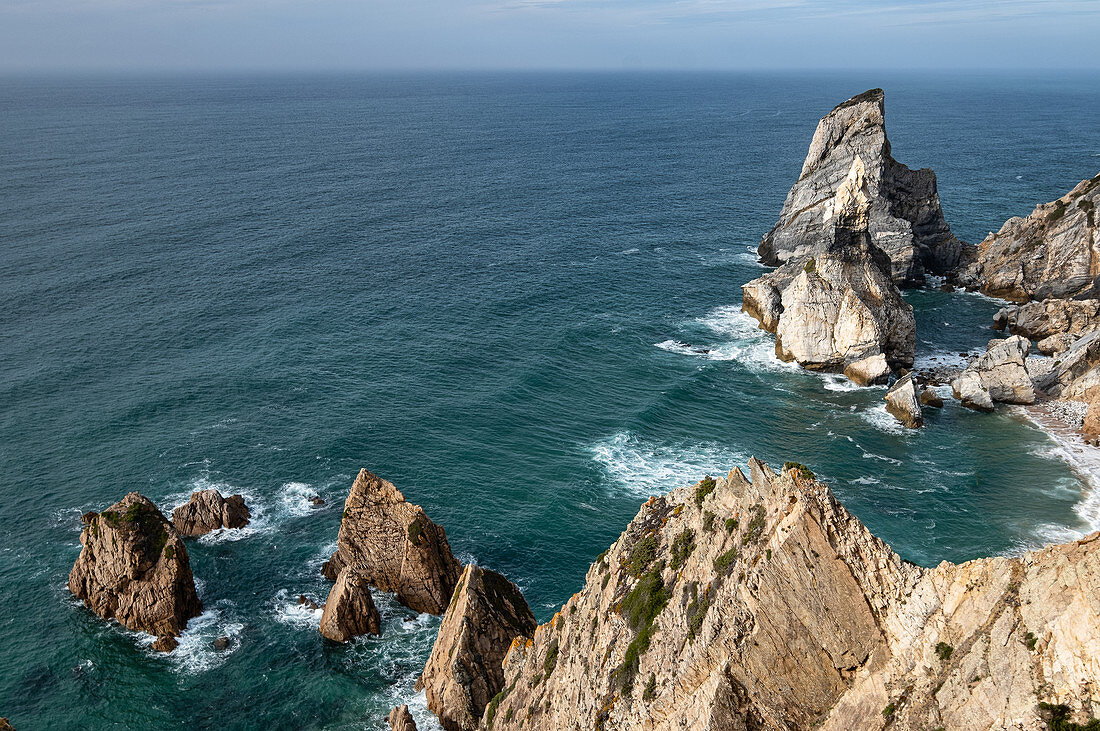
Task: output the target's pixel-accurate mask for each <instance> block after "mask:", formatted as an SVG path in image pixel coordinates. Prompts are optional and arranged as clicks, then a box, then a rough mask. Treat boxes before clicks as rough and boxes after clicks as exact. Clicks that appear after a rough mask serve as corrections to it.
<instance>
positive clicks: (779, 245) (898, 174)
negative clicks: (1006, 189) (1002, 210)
mask: <svg viewBox="0 0 1100 731" xmlns="http://www.w3.org/2000/svg"><path fill="white" fill-rule="evenodd" d="M890 153H891V151H890V142H889V140H888V139H887V137H886V121H885V95H884V93H883V91H882V89H871V90H870V91H866V92H864V93H862V94H859V95H858V96H855V97H852V98H851V99H849V100H847V101H846V102H844V103H842V104H840V105H839V106H837V107H836V108H835V109H833V110H832V111H831V112H829V113H828V114H827V115H825V116H824V117H823V118H822V119H821V121H820V122H819V123H818V125H817V129H816V130H815V132H814V136H813V140H812V141H811V142H810V149H809V152H808V153H807V155H806V160H805V162H804V163H803V164H802V172H801V174H800V175H799V178H798V181H797V182H796V183H795V184H794V186H793V187H792V188H791V190H790V192H789V193H788V194H787V199H786V201H785V202H784V203H783V210H782V212H781V213H780V216H779V221H778V222H777V223H776V224H775V226H774V227H773V228H772V229H771V230H770V231H769V232H768V233H767V234H766V235H765V236H764V238H763V240H762V241H761V243H760V247H759V253H760V257H761V260H762V261H763V262H764V263H766V264H769V265H771V266H778V265H780V264H783V263H785V262H789V261H800V260H804V259H806V258H808V257H811V256H816V255H817V254H818V253H819V252H820V251H822V250H823V249H825V248H827V246H828V245H829V243H830V242H831V241H833V240H834V238H835V228H836V226H837V223H838V218H837V216H836V213H837V211H839V210H843V209H844V208H845V207H846V206H847V205H848V200H847V198H848V196H851V195H852V193H853V190H852V179H853V178H854V177H857V176H858V178H859V179H860V180H861V181H862V188H863V190H864V191H865V195H866V197H867V198H868V202H869V210H868V230H869V232H870V235H871V237H872V239H873V241H874V243H875V245H876V246H877V247H878V248H880V249H882V250H883V251H884V252H886V254H887V255H888V257H889V259H890V265H889V266H888V268H887V272H888V273H889V274H890V276H891V278H892V279H893V280H894V281H895V282H897V283H898V284H899V285H901V286H909V285H916V284H920V283H922V282H923V281H924V275H925V272H926V271H927V272H932V273H936V274H944V273H947V272H949V271H951V270H952V269H953V268H954V267H955V266H956V264H957V263H958V261H959V257H960V255H961V252H962V251H963V248H964V245H963V244H961V243H960V242H959V241H958V239H956V238H955V236H954V235H953V234H952V233H951V229H950V227H949V226H948V225H947V222H946V221H945V220H944V217H943V211H942V210H941V208H940V200H939V194H938V192H937V187H936V174H935V173H934V172H932V171H931V170H927V169H924V170H910V169H909V168H908V167H906V166H905V165H902V164H901V163H899V162H897V161H896V160H894V158H893V157H892V156H891V154H890Z"/></svg>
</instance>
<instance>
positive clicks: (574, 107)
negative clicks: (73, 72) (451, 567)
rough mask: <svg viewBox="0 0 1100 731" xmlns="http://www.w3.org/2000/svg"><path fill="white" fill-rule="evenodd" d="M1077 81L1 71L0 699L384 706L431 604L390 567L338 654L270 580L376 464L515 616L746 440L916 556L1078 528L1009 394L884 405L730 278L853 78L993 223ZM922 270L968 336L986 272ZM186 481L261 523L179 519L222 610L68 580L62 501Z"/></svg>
mask: <svg viewBox="0 0 1100 731" xmlns="http://www.w3.org/2000/svg"><path fill="white" fill-rule="evenodd" d="M1098 82H1100V79H1097V78H1095V77H1080V76H1078V75H1074V76H1067V77H1065V78H1054V79H1051V78H1037V77H1036V78H1006V77H988V78H978V79H961V78H929V77H917V76H909V77H881V76H870V75H867V76H856V75H850V76H846V77H827V76H815V77H799V76H736V75H702V74H699V75H672V74H667V75H660V74H649V75H638V74H614V75H600V74H572V75H562V74H541V75H540V74H528V75H477V76H474V75H435V76H429V75H415V76H387V77H337V76H330V77H301V78H292V77H282V78H275V77H270V78H245V77H241V78H230V77H222V78H174V79H137V78H131V79H92V78H85V79H6V80H3V81H0V109H3V110H4V122H3V124H2V125H0V246H2V247H3V257H2V258H0V404H2V408H0V465H2V468H3V469H2V471H0V474H2V475H3V478H2V480H0V607H3V608H2V609H0V667H3V668H4V672H3V673H0V715H6V716H9V717H10V718H11V719H12V720H13V722H14V723H15V724H16V726H17V727H18V728H20V729H21V730H22V731H25V730H26V729H38V728H106V727H114V728H173V727H187V728H229V729H259V728H268V727H272V726H275V727H286V728H316V729H320V728H330V729H337V728H348V729H353V728H380V727H381V718H382V716H383V715H384V714H385V713H386V712H387V711H388V709H389V707H390V706H392V705H393V704H394V703H397V702H401V701H408V700H409V699H412V698H413V692H412V684H413V681H414V679H415V677H416V673H417V672H418V671H419V669H420V668H421V667H422V664H423V661H424V659H425V657H426V655H427V652H428V650H429V649H430V646H431V643H432V641H433V639H434V630H435V627H436V620H435V619H434V618H430V617H419V618H413V617H411V616H410V615H411V613H410V612H408V610H404V609H402V608H401V607H399V606H397V605H396V604H395V603H394V602H393V601H392V599H390V598H389V597H387V596H385V595H381V594H380V595H378V597H377V600H378V601H379V603H380V605H381V607H382V610H383V616H384V634H383V636H382V637H381V638H371V639H366V640H363V641H361V642H358V643H355V644H354V645H352V646H350V647H336V646H332V645H328V644H325V643H323V642H322V641H321V640H320V637H319V636H318V634H317V632H316V624H317V619H318V617H317V616H316V615H311V614H309V613H307V612H303V611H301V610H299V609H298V608H297V606H296V602H295V599H296V597H297V596H298V594H301V593H305V594H308V595H310V596H312V597H314V598H315V599H318V600H321V599H323V598H324V596H325V594H326V592H327V588H328V587H327V583H326V582H325V581H324V580H323V579H322V578H321V577H320V575H319V573H318V568H319V565H320V562H321V561H322V560H323V558H325V557H326V556H327V554H328V553H329V552H331V550H332V548H333V546H334V542H335V538H336V532H337V528H338V524H339V516H340V503H341V501H342V500H343V497H344V495H345V494H346V490H347V488H348V486H349V485H350V482H351V479H352V477H353V476H354V474H355V473H356V471H357V470H358V469H359V468H360V467H364V466H365V467H369V468H370V469H372V470H373V471H375V472H377V473H379V474H381V475H383V476H385V477H387V478H388V479H390V480H392V481H393V482H395V483H396V484H397V485H398V486H399V487H400V488H401V489H402V490H404V492H405V494H406V495H407V496H408V497H409V498H410V499H411V500H413V501H415V502H418V503H420V504H422V505H423V506H424V507H425V509H426V510H427V511H428V513H429V514H430V515H431V516H432V517H433V518H434V519H435V520H436V521H438V522H440V523H442V524H443V525H444V526H446V528H447V531H448V534H449V536H450V538H451V543H452V545H453V546H454V548H455V550H456V551H457V552H458V553H459V555H460V558H461V559H462V560H463V561H477V562H478V563H481V564H484V565H487V566H490V567H492V568H495V569H497V570H500V571H502V572H504V573H505V574H507V575H508V576H509V577H510V578H512V579H513V580H514V581H516V582H517V583H518V584H519V585H520V586H521V587H522V588H523V590H524V591H525V593H526V595H527V597H528V599H529V601H530V602H531V604H532V607H533V608H534V609H535V611H536V614H537V615H538V616H539V617H540V619H546V618H547V617H548V616H549V615H550V614H551V613H552V611H553V609H554V608H555V607H556V606H558V605H559V604H560V603H561V602H562V601H563V600H564V599H566V598H567V597H568V596H569V595H570V594H572V593H573V592H574V591H576V590H577V589H579V588H580V586H581V583H582V581H583V576H584V573H585V570H586V569H587V567H588V565H589V563H590V561H591V560H592V558H593V557H594V556H595V555H596V554H598V553H599V552H600V551H602V550H603V549H604V548H605V547H606V546H607V545H608V544H609V543H610V542H611V541H612V540H614V538H615V537H616V536H617V535H618V534H619V532H620V531H621V530H622V528H623V527H624V525H625V524H626V522H627V521H628V520H629V519H630V518H631V517H632V516H633V515H634V513H635V512H636V510H637V508H638V505H639V503H640V502H641V501H642V500H644V499H645V497H646V496H648V495H649V494H652V493H656V492H660V491H663V490H665V489H668V488H671V487H673V486H676V485H678V484H682V483H685V482H688V481H692V480H695V479H698V478H699V477H700V476H702V474H704V473H706V472H711V473H719V472H725V471H726V470H727V469H729V468H730V467H732V466H734V465H736V464H740V463H743V461H744V460H745V459H746V458H747V457H748V456H749V455H756V456H759V457H761V458H764V459H766V460H769V461H771V462H773V463H779V462H782V461H784V460H787V459H794V460H798V461H801V462H805V463H807V464H809V465H811V466H812V467H813V468H814V469H815V471H816V472H817V473H818V474H819V475H821V476H823V477H824V478H826V479H827V480H828V481H829V482H830V483H831V484H832V485H833V487H834V489H835V490H836V492H837V494H838V495H839V496H840V497H841V499H842V500H843V501H844V502H845V504H846V505H848V507H849V508H851V509H852V510H853V511H854V512H855V513H856V514H857V515H859V517H860V518H862V519H863V520H864V521H865V522H866V523H867V524H868V525H869V526H870V527H871V528H872V529H873V530H874V531H875V532H877V533H878V534H879V535H881V536H882V537H883V538H885V539H887V540H888V541H890V542H891V543H892V544H893V545H894V546H895V547H896V548H897V550H898V551H899V552H901V553H902V555H903V556H905V557H906V558H908V559H910V560H913V561H916V562H918V563H921V564H925V565H932V564H935V563H936V562H938V561H940V560H943V559H948V560H965V559H969V558H974V557H977V556H980V555H986V554H991V553H1006V552H1009V553H1011V552H1018V551H1020V550H1022V549H1024V548H1026V547H1029V546H1035V545H1040V544H1041V543H1042V542H1044V541H1048V540H1063V539H1065V538H1068V537H1070V536H1073V535H1077V534H1078V533H1079V532H1082V531H1086V530H1089V529H1091V526H1090V524H1089V523H1088V521H1087V520H1086V519H1085V518H1084V517H1083V516H1086V515H1089V514H1090V512H1089V511H1090V509H1091V503H1090V502H1089V499H1090V498H1089V496H1090V493H1089V492H1088V491H1087V489H1086V486H1084V485H1082V483H1081V481H1080V480H1079V479H1078V478H1077V477H1076V476H1075V475H1074V474H1073V473H1072V472H1071V471H1070V469H1069V468H1068V467H1067V466H1066V464H1065V463H1064V462H1062V461H1061V460H1059V459H1058V456H1057V453H1056V449H1055V445H1054V444H1053V443H1052V442H1051V441H1050V440H1048V439H1047V438H1046V437H1045V436H1044V435H1042V434H1041V433H1039V432H1037V431H1035V430H1034V429H1032V428H1030V427H1029V426H1028V425H1027V424H1026V423H1024V422H1023V421H1021V420H1020V419H1019V418H1018V417H1015V416H1013V415H1012V414H1011V413H1009V412H1005V413H998V414H996V415H993V416H986V415H981V414H976V413H972V412H968V411H965V410H962V409H959V408H957V407H956V406H954V405H952V404H949V405H948V406H947V408H945V409H944V410H943V411H942V412H938V411H931V410H930V411H929V412H928V414H927V420H928V424H927V426H926V428H925V429H923V430H921V431H919V432H906V431H905V430H903V429H901V428H900V427H898V426H897V425H895V424H894V423H893V422H892V420H891V419H890V418H889V417H888V416H887V415H886V414H885V411H884V409H883V408H882V401H881V399H882V394H883V390H882V389H863V390H852V389H850V388H849V387H848V386H847V385H846V383H845V382H843V381H842V380H841V379H838V378H835V377H822V376H818V375H813V374H808V373H804V372H801V371H799V370H797V369H793V368H790V367H788V366H786V365H783V364H780V363H778V362H777V361H776V360H775V359H774V356H773V355H772V341H771V340H770V338H769V336H767V335H764V334H762V333H760V332H759V331H757V330H756V329H755V328H754V327H753V326H752V324H751V322H749V321H747V320H746V319H745V318H744V317H743V316H742V315H740V313H739V312H738V305H739V302H740V289H739V287H740V285H741V284H743V283H744V282H746V281H748V280H749V279H751V278H753V277H755V276H757V275H758V273H759V272H760V271H762V270H761V268H760V267H759V266H758V265H757V264H755V258H754V256H753V255H752V250H753V248H754V247H755V244H756V243H757V242H758V240H759V237H760V235H761V234H762V233H763V232H764V231H766V230H767V229H768V228H769V227H770V225H771V224H772V223H773V221H774V219H775V217H776V216H777V215H778V211H779V208H780V206H781V203H782V200H783V196H784V195H785V193H786V191H787V189H788V188H789V186H790V185H791V183H792V182H793V180H794V179H795V178H796V177H797V175H798V171H799V169H800V166H801V162H802V158H803V156H804V154H805V151H806V147H807V145H808V144H809V139H810V135H811V134H812V132H813V128H814V125H815V124H816V121H817V119H818V117H820V116H821V115H822V114H823V113H825V112H826V111H828V109H829V108H831V107H832V106H833V105H834V104H836V103H837V102H839V101H841V100H843V99H844V98H847V97H848V96H850V95H852V94H854V93H857V92H859V91H862V90H864V89H865V88H868V87H871V86H877V85H881V86H883V87H885V88H886V90H887V118H888V126H889V133H890V137H891V141H892V142H893V147H894V151H895V154H896V155H897V157H898V158H899V159H900V160H901V161H903V162H905V163H907V164H909V165H911V166H913V167H918V166H930V167H933V168H934V169H935V170H936V171H937V173H938V175H939V179H940V192H941V196H942V198H943V203H944V208H945V212H946V215H947V218H948V221H949V222H950V223H951V225H952V227H953V228H954V230H955V232H956V233H957V234H958V235H959V236H960V237H962V238H964V239H966V240H968V241H977V240H979V239H980V238H981V237H982V236H984V234H985V233H986V232H987V231H988V230H991V229H993V230H995V229H997V228H998V227H999V226H1000V224H1001V223H1002V222H1003V221H1004V220H1005V219H1006V218H1008V217H1009V216H1011V215H1019V214H1025V213H1027V212H1029V211H1030V210H1031V208H1032V207H1033V205H1034V204H1035V203H1036V202H1038V201H1046V200H1051V199H1053V198H1055V197H1057V196H1059V195H1061V194H1062V193H1064V192H1065V191H1066V190H1068V189H1069V188H1070V187H1072V185H1073V184H1075V183H1076V182H1077V181H1079V180H1081V179H1083V178H1085V177H1090V176H1092V175H1095V174H1096V172H1097V169H1098V168H1100V128H1097V126H1096V125H1095V120H1096V119H1097V117H1098V116H1100V83H1098ZM907 297H908V298H909V300H910V301H911V302H912V303H913V304H914V306H915V308H916V310H917V316H918V340H919V347H918V357H919V358H925V359H928V358H931V357H948V354H951V353H954V354H955V356H956V357H957V355H958V352H959V351H960V350H966V349H970V348H974V347H978V346H980V345H982V344H984V342H985V340H987V339H988V338H989V337H991V333H990V332H989V330H988V324H989V322H990V316H991V315H992V313H993V312H994V311H995V310H996V309H997V304H996V303H994V302H992V301H990V300H986V299H983V298H981V297H977V296H974V295H966V294H946V293H942V292H938V291H916V292H910V293H908V294H907ZM677 343H684V344H689V345H691V346H693V347H692V348H684V347H681V346H680V345H678V344H677ZM701 349H708V350H709V352H708V353H705V354H702V353H697V352H694V351H695V350H701ZM208 485H216V486H218V487H219V488H220V489H222V490H223V492H224V491H236V492H241V493H243V494H245V495H246V496H247V497H248V498H249V500H250V503H251V504H252V505H253V510H254V512H255V513H257V514H258V519H257V520H256V521H255V523H254V525H253V526H252V527H250V528H249V529H248V530H246V531H244V532H243V533H241V534H238V535H233V536H229V535H224V536H214V537H211V538H206V539H202V540H199V541H197V542H195V543H193V544H192V545H191V548H190V553H191V557H192V562H193V568H194V572H195V575H196V576H197V577H198V579H199V582H200V595H201V596H202V599H203V601H204V603H205V605H206V607H207V612H206V613H205V614H204V615H203V616H202V617H201V618H199V619H198V620H193V623H192V629H191V630H189V632H188V634H187V635H186V636H185V637H184V642H183V646H182V647H181V649H180V650H178V651H177V652H176V653H173V654H172V655H171V656H167V657H166V656H161V655H158V654H156V653H153V652H151V651H150V650H149V649H148V647H147V645H148V641H147V640H144V639H142V638H139V637H137V636H136V635H133V634H131V633H128V632H126V631H123V630H121V629H120V628H118V627H117V626H113V625H109V624H106V623H103V622H101V621H100V620H98V619H96V618H95V617H93V616H91V615H90V614H89V613H88V612H86V611H85V610H84V609H83V608H82V607H80V606H79V605H77V604H75V603H74V602H73V601H72V600H71V599H70V597H69V595H68V593H67V590H66V589H65V580H66V577H67V573H68V570H69V568H70V567H71V565H72V562H73V561H74V560H75V558H76V555H77V553H78V551H79V546H78V543H77V537H78V535H79V527H80V524H79V515H80V513H81V512H82V511H84V510H90V509H101V508H103V507H105V506H106V505H108V504H109V503H111V502H113V501H114V500H116V499H118V498H119V497H121V496H122V495H123V494H124V493H125V492H127V491H129V490H140V491H141V492H143V493H144V494H146V495H148V496H149V497H150V498H152V499H153V500H155V501H157V502H158V504H159V505H161V506H162V507H163V508H165V509H169V508H171V507H173V506H174V505H175V504H178V503H179V502H182V501H183V500H185V499H186V496H187V494H188V493H189V492H190V491H191V490H193V489H196V488H199V487H204V486H208ZM314 493H317V494H320V495H321V496H322V497H323V498H324V499H325V500H327V501H328V504H327V505H326V506H325V507H324V508H322V509H320V510H313V509H311V508H310V507H309V506H308V504H307V502H306V498H307V497H308V496H309V495H311V494H314ZM223 634H225V635H228V636H230V637H231V638H232V644H231V646H230V649H229V651H228V652H224V653H223V652H217V651H214V650H213V649H211V647H210V641H211V640H212V639H214V638H215V637H218V636H220V635H223ZM413 703H414V706H415V707H416V712H417V713H418V714H420V717H419V718H418V720H420V721H421V722H422V724H423V722H424V721H425V720H426V717H425V716H424V715H423V713H424V712H423V704H422V701H419V702H418V701H417V700H416V699H413ZM421 727H422V728H424V727H425V726H424V725H422V726H421Z"/></svg>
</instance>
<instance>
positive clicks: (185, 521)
mask: <svg viewBox="0 0 1100 731" xmlns="http://www.w3.org/2000/svg"><path fill="white" fill-rule="evenodd" d="M251 517H252V513H251V512H250V511H249V510H248V506H247V505H245V503H244V498H243V497H241V496H240V495H230V496H229V497H228V498H224V497H222V494H221V493H220V492H218V491H217V490H215V489H213V488H211V489H209V490H199V491H197V492H193V493H191V499H190V500H188V501H187V502H186V503H184V504H183V505H181V506H179V507H178V508H176V509H175V510H173V511H172V525H174V526H175V527H176V531H177V532H179V534H180V535H181V536H185V537H188V538H194V537H196V536H203V535H206V534H207V533H211V532H213V531H216V530H218V529H219V528H244V527H245V526H246V525H248V522H249V520H250V519H251Z"/></svg>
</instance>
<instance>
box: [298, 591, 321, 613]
mask: <svg viewBox="0 0 1100 731" xmlns="http://www.w3.org/2000/svg"><path fill="white" fill-rule="evenodd" d="M298 606H299V607H305V608H306V609H320V608H321V605H320V604H318V603H317V602H315V601H313V600H312V599H310V598H309V597H308V596H306V595H305V594H299V595H298Z"/></svg>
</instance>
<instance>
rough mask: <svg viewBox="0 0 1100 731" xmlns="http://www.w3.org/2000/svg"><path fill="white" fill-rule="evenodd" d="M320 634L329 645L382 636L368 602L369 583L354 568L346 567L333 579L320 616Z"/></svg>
mask: <svg viewBox="0 0 1100 731" xmlns="http://www.w3.org/2000/svg"><path fill="white" fill-rule="evenodd" d="M321 634H322V635H323V636H325V637H327V638H328V639H330V640H332V641H333V642H347V641H349V640H351V639H354V638H356V637H359V636H361V635H366V634H371V635H378V634H382V619H381V617H379V615H378V609H377V607H375V606H374V599H372V598H371V595H370V585H369V582H368V581H367V577H366V575H365V574H364V573H363V572H362V571H360V570H359V569H358V568H357V567H355V566H349V567H348V568H345V569H344V570H343V571H341V572H340V575H339V576H338V577H336V583H335V584H333V585H332V590H331V591H329V594H328V599H327V600H326V601H325V611H324V612H322V613H321Z"/></svg>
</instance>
